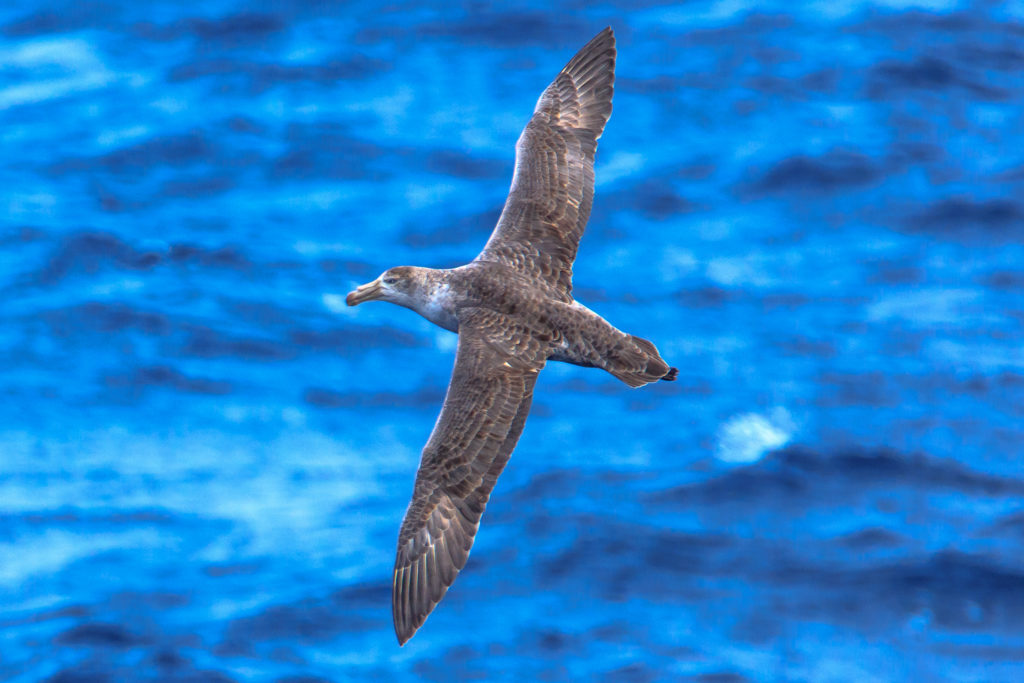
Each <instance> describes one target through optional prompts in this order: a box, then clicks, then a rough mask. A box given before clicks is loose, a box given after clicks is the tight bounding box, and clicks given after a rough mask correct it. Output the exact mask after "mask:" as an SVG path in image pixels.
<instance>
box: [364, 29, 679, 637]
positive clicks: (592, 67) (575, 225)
mask: <svg viewBox="0 0 1024 683" xmlns="http://www.w3.org/2000/svg"><path fill="white" fill-rule="evenodd" d="M614 79H615V37H614V35H613V33H612V30H611V28H606V29H605V30H604V31H602V32H601V33H599V34H598V35H597V36H596V37H595V38H594V39H593V40H591V41H590V42H589V43H587V44H586V45H585V46H584V47H583V49H582V50H580V51H579V53H577V54H576V56H575V57H573V58H572V60H570V62H569V63H568V64H567V65H566V66H565V68H564V69H562V71H561V73H559V74H558V77H557V78H555V80H554V82H553V83H551V85H549V86H548V87H547V89H546V90H545V91H544V93H543V94H542V95H541V96H540V100H539V101H538V102H537V106H536V108H535V109H534V112H533V117H532V118H531V119H530V122H529V123H528V124H527V125H526V128H525V130H523V133H522V135H521V136H520V137H519V142H518V143H516V164H515V172H514V174H513V176H512V189H511V191H510V192H509V195H508V199H507V200H506V202H505V208H504V209H503V210H502V212H501V217H500V218H499V219H498V225H497V227H496V228H495V229H494V233H493V234H492V235H491V238H490V239H489V240H488V241H487V244H486V245H485V246H484V249H483V251H482V252H480V255H479V256H477V257H476V258H475V259H474V260H473V261H471V262H470V263H468V264H466V265H464V266H460V267H458V268H452V269H446V270H435V269H431V268H416V267H410V266H401V267H398V268H391V269H389V270H387V271H385V272H384V273H383V274H382V275H381V276H380V277H378V278H377V279H376V280H374V281H373V282H370V283H368V284H365V285H362V286H360V287H358V288H357V289H356V290H354V291H353V292H351V293H350V294H349V295H348V297H347V299H346V302H347V303H348V305H349V306H355V305H357V304H360V303H363V302H364V301H371V300H381V301H390V302H391V303H395V304H398V305H400V306H405V307H406V308H411V309H412V310H414V311H416V312H417V313H419V314H420V315H422V316H423V317H424V318H426V319H427V320H429V321H431V322H433V323H435V324H437V325H440V326H441V327H443V328H445V329H447V330H451V331H453V332H458V335H459V342H458V348H457V351H456V355H455V369H454V370H453V371H452V378H451V383H450V384H449V385H448V393H447V395H446V396H445V399H444V406H443V407H442V408H441V415H440V416H439V417H438V419H437V424H436V425H435V426H434V431H433V433H431V435H430V439H429V440H428V441H427V445H426V447H425V448H424V449H423V455H422V458H421V460H420V467H419V471H418V472H417V473H416V483H415V485H414V488H413V493H412V501H411V502H410V503H409V508H408V510H407V511H406V513H405V519H404V520H403V521H402V527H401V530H400V531H399V534H398V553H397V558H396V560H395V569H394V579H393V584H392V593H391V596H392V615H393V617H394V623H395V634H396V635H397V636H398V642H399V644H404V643H405V642H406V641H407V640H409V638H411V637H412V635H413V633H415V632H416V629H418V628H419V627H420V626H421V625H422V624H423V622H424V620H425V619H426V618H427V615H428V614H430V612H431V610H433V609H434V607H435V606H436V605H437V603H438V602H439V601H440V600H441V598H442V597H443V596H444V594H445V592H446V591H447V590H448V587H449V586H451V585H452V582H453V581H455V576H456V575H457V574H458V573H459V571H460V570H461V569H462V568H463V566H465V564H466V558H467V557H468V556H469V550H470V548H471V547H472V545H473V537H474V536H475V535H476V531H477V528H478V527H479V524H480V517H481V515H483V512H484V507H485V506H486V505H487V499H488V498H489V497H490V495H491V490H492V489H493V488H494V484H495V482H496V481H497V479H498V475H500V474H501V471H502V469H504V467H505V464H506V463H507V462H508V459H509V456H510V455H511V453H512V449H513V448H514V447H515V445H516V442H517V441H518V440H519V435H520V434H521V433H522V431H523V425H524V423H525V422H526V416H527V414H528V413H529V412H530V401H531V399H532V397H533V385H534V383H535V382H536V381H537V373H538V372H540V370H541V368H543V367H544V364H545V363H546V362H547V361H549V360H557V361H563V362H566V363H573V364H575V365H582V366H584V367H596V368H603V369H604V370H607V371H608V372H610V373H611V374H612V375H614V376H615V377H617V378H618V379H620V380H622V381H623V382H625V383H626V384H628V385H629V386H631V387H639V386H641V385H644V384H647V383H648V382H654V381H657V380H659V379H664V380H674V379H675V378H676V374H677V370H676V368H672V367H669V365H668V363H666V362H665V361H664V360H663V359H662V358H661V356H660V355H659V354H658V350H657V349H656V348H655V347H654V344H652V343H651V342H649V341H647V340H646V339H641V338H639V337H634V336H633V335H631V334H626V333H624V332H620V331H619V330H617V329H616V328H614V327H613V326H612V325H610V324H609V323H608V322H606V321H605V320H604V318H602V317H601V316H599V315H597V314H596V313H594V312H593V311H591V310H590V309H588V308H586V307H584V306H582V305H580V304H578V303H576V302H575V301H574V300H573V298H572V263H573V260H574V259H575V258H576V249H577V246H578V245H579V241H580V237H581V236H582V235H583V229H584V228H585V227H586V224H587V218H588V217H589V216H590V206H591V203H592V202H593V197H594V153H595V151H596V150H597V139H598V138H599V137H601V132H602V131H603V130H604V126H605V123H606V122H607V121H608V117H609V115H610V114H611V111H612V84H613V81H614Z"/></svg>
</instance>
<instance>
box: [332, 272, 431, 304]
mask: <svg viewBox="0 0 1024 683" xmlns="http://www.w3.org/2000/svg"><path fill="white" fill-rule="evenodd" d="M417 270H419V269H417V268H412V267H410V266H398V267H397V268H389V269H387V270H385V271H384V272H383V273H381V275H380V277H378V278H377V279H376V280H374V281H373V282H367V283H366V284H365V285H359V286H358V287H356V288H355V289H353V290H352V291H351V292H349V293H348V296H347V297H345V303H347V304H348V305H349V306H358V305H359V304H361V303H363V302H364V301H374V300H380V301H390V302H392V303H396V304H402V305H406V304H407V303H408V302H409V301H410V299H411V298H412V296H413V294H414V293H415V291H416V289H417V287H418V286H419V278H417V276H416V275H417Z"/></svg>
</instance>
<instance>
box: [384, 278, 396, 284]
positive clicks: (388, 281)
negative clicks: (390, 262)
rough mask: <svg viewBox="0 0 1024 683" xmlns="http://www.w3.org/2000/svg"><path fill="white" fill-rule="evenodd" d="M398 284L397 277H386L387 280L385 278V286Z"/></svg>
mask: <svg viewBox="0 0 1024 683" xmlns="http://www.w3.org/2000/svg"><path fill="white" fill-rule="evenodd" d="M397 282H398V278H397V277H386V278H384V284H386V285H393V284H395V283H397Z"/></svg>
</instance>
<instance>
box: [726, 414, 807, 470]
mask: <svg viewBox="0 0 1024 683" xmlns="http://www.w3.org/2000/svg"><path fill="white" fill-rule="evenodd" d="M794 431H795V427H794V424H793V420H792V418H791V417H790V416H789V413H788V412H787V411H786V410H785V409H783V408H776V409H774V410H772V411H771V413H770V415H768V416H765V415H761V414H760V413H744V414H742V415H737V416H735V417H732V418H730V419H729V420H728V421H727V422H726V423H725V424H723V425H722V426H721V427H720V428H719V430H718V444H717V447H716V449H715V456H716V457H717V458H718V459H719V460H721V461H723V462H730V463H750V462H756V461H758V460H760V459H761V458H763V457H764V456H765V455H767V454H768V453H770V452H771V451H774V450H776V449H778V448H782V447H783V446H785V445H786V444H787V443H789V441H790V439H791V438H792V437H793V433H794Z"/></svg>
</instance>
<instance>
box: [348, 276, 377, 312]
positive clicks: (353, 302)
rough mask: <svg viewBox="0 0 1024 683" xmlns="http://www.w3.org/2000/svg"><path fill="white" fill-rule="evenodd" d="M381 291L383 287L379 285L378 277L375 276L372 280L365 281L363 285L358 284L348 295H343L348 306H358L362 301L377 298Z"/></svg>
mask: <svg viewBox="0 0 1024 683" xmlns="http://www.w3.org/2000/svg"><path fill="white" fill-rule="evenodd" d="M382 293H383V288H382V287H381V285H380V278H377V279H376V280H374V281H373V282H367V283H366V284H365V285H359V286H358V287H356V288H355V289H354V290H352V291H351V292H349V293H348V296H347V297H345V303H347V304H348V305H349V306H358V305H359V304H361V303H363V302H364V301H373V300H374V299H379V298H380V297H381V294H382Z"/></svg>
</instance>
